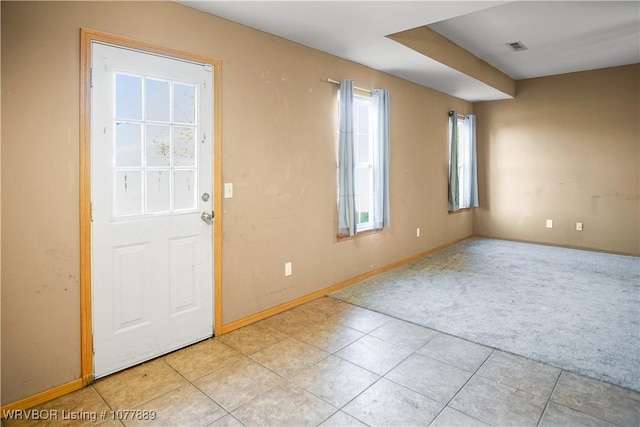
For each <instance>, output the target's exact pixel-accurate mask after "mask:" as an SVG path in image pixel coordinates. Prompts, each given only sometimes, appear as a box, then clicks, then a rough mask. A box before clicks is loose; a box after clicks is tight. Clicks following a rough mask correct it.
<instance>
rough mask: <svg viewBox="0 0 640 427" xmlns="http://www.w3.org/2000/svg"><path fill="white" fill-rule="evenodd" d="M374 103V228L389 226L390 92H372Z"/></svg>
mask: <svg viewBox="0 0 640 427" xmlns="http://www.w3.org/2000/svg"><path fill="white" fill-rule="evenodd" d="M371 97H372V101H373V148H374V151H373V171H374V172H373V228H374V229H376V230H378V229H381V228H383V227H387V226H389V217H390V210H389V91H387V90H384V89H376V90H373V91H372V92H371Z"/></svg>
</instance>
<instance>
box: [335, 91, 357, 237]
mask: <svg viewBox="0 0 640 427" xmlns="http://www.w3.org/2000/svg"><path fill="white" fill-rule="evenodd" d="M339 110H340V113H339V129H340V133H339V136H338V236H353V235H354V234H355V233H356V208H355V177H354V169H355V159H354V156H353V150H354V149H353V81H351V80H342V81H341V82H340V97H339Z"/></svg>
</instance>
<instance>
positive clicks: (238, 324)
mask: <svg viewBox="0 0 640 427" xmlns="http://www.w3.org/2000/svg"><path fill="white" fill-rule="evenodd" d="M471 237H475V236H473V235H470V236H467V237H463V238H461V239H457V240H454V241H452V242H449V243H445V244H444V245H440V246H437V247H435V248H432V249H429V250H428V251H424V252H420V253H418V254H416V255H413V256H410V257H408V258H405V259H402V260H400V261H396V262H394V263H391V264H389V265H385V266H383V267H380V268H376V269H375V270H372V271H369V272H368V273H364V274H361V275H360V276H357V277H353V278H351V279H347V280H345V281H343V282H340V283H337V284H335V285H332V286H329V287H328V288H324V289H321V290H319V291H316V292H313V293H311V294H308V295H305V296H303V297H300V298H296V299H294V300H292V301H289V302H286V303H284V304H280V305H277V306H275V307H272V308H270V309H268V310H264V311H261V312H260V313H256V314H253V315H251V316H248V317H245V318H242V319H240V320H236V321H235V322H231V323H228V324H226V325H223V326H222V330H221V333H220V334H219V335H223V334H226V333H228V332H231V331H234V330H236V329H240V328H242V327H244V326H247V325H250V324H252V323H255V322H257V321H259V320H262V319H266V318H267V317H270V316H273V315H274V314H278V313H282V312H283V311H286V310H289V309H290V308H293V307H297V306H299V305H302V304H304V303H307V302H309V301H311V300H314V299H316V298H320V297H323V296H325V295H327V294H330V293H331V292H335V291H337V290H339V289H342V288H346V287H347V286H351V285H354V284H356V283H358V282H361V281H363V280H365V279H368V278H370V277H373V276H377V275H378V274H381V273H384V272H385V271H389V270H392V269H394V268H396V267H400V266H401V265H404V264H407V263H409V262H411V261H415V260H417V259H419V258H422V257H425V256H427V255H431V254H433V253H435V252H438V251H441V250H443V249H445V248H448V247H449V246H453V245H455V244H457V243H460V242H462V241H464V240H467V239H469V238H471Z"/></svg>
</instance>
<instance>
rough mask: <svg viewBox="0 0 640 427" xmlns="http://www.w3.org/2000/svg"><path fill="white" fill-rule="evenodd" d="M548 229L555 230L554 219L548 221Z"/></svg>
mask: <svg viewBox="0 0 640 427" xmlns="http://www.w3.org/2000/svg"><path fill="white" fill-rule="evenodd" d="M547 228H553V220H552V219H548V220H547Z"/></svg>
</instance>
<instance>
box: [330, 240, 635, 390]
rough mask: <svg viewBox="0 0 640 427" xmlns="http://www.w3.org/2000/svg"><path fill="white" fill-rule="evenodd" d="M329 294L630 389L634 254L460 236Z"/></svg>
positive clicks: (633, 333)
mask: <svg viewBox="0 0 640 427" xmlns="http://www.w3.org/2000/svg"><path fill="white" fill-rule="evenodd" d="M331 296H332V297H335V298H338V299H341V300H343V301H347V302H350V303H352V304H355V305H358V306H361V307H365V308H368V309H371V310H374V311H377V312H380V313H384V314H387V315H390V316H393V317H397V318H399V319H403V320H406V321H409V322H413V323H416V324H419V325H422V326H426V327H429V328H433V329H436V330H438V331H441V332H445V333H448V334H451V335H455V336H457V337H461V338H465V339H467V340H470V341H473V342H476V343H479V344H484V345H487V346H490V347H495V348H498V349H500V350H504V351H507V352H510V353H514V354H518V355H521V356H525V357H527V358H530V359H534V360H538V361H540V362H544V363H548V364H550V365H553V366H556V367H559V368H562V369H565V370H568V371H571V372H575V373H578V374H583V375H587V376H590V377H592V378H596V379H600V380H603V381H607V382H609V383H613V384H617V385H620V386H623V387H626V388H630V389H633V390H636V391H640V258H636V257H631V256H622V255H612V254H605V253H599V252H589V251H580V250H574V249H565V248H557V247H551V246H543V245H535V244H526V243H516V242H508V241H503V240H494V239H469V240H465V241H463V242H461V243H459V244H457V245H454V246H451V247H449V248H447V249H444V250H442V251H440V252H437V253H435V254H432V255H430V256H427V257H424V258H421V259H419V260H416V261H413V262H411V263H408V264H406V265H403V266H401V267H398V268H396V269H393V270H391V271H388V272H385V273H383V274H380V275H378V276H375V277H372V278H370V279H367V280H365V281H363V282H360V283H358V284H355V285H353V286H350V287H348V288H345V289H342V290H340V291H337V292H334V293H332V294H331Z"/></svg>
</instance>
